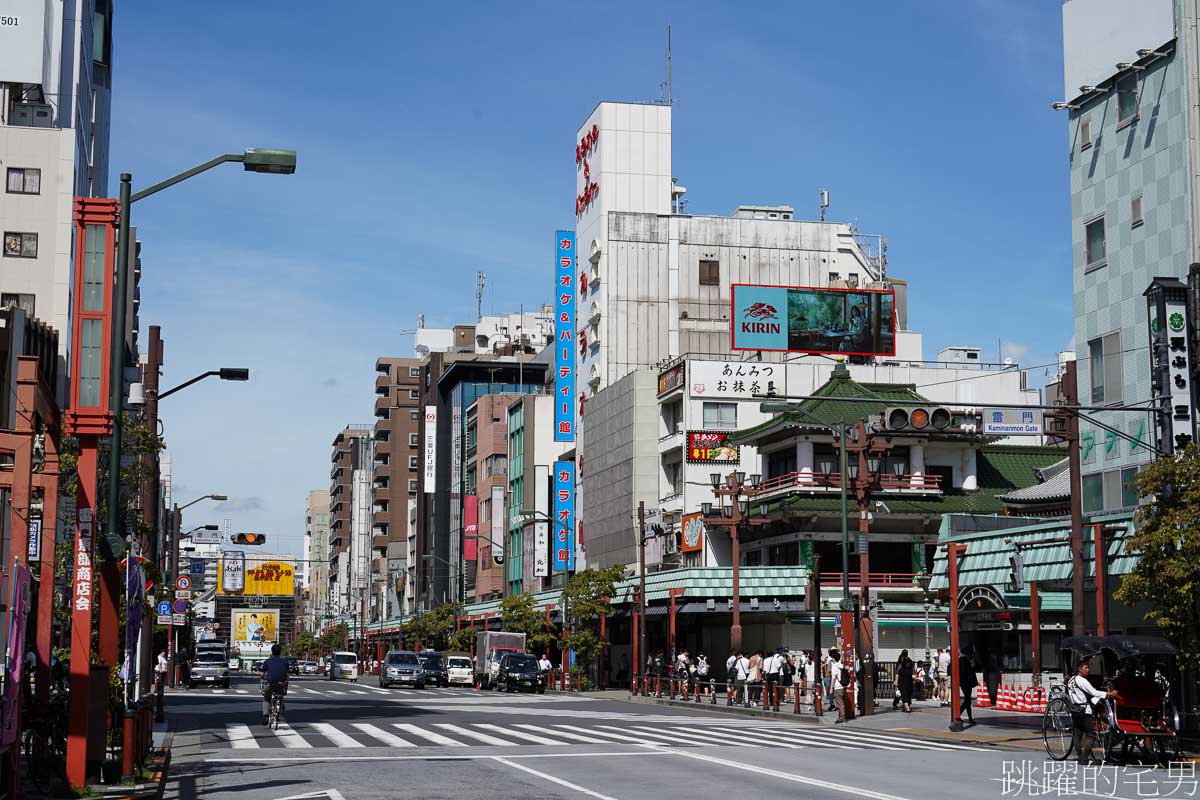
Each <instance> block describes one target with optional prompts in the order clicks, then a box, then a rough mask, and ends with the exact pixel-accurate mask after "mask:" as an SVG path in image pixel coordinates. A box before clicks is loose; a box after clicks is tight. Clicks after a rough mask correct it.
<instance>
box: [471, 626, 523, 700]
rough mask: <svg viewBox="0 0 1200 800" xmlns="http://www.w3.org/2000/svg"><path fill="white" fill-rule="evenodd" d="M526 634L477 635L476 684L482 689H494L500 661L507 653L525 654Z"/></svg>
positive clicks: (487, 632)
mask: <svg viewBox="0 0 1200 800" xmlns="http://www.w3.org/2000/svg"><path fill="white" fill-rule="evenodd" d="M524 652H525V634H523V633H510V632H508V631H480V632H479V633H477V634H475V682H476V683H478V684H479V688H481V689H493V688H495V686H496V676H497V675H498V674H499V672H500V659H501V658H502V657H503V656H504V655H505V654H506V653H524Z"/></svg>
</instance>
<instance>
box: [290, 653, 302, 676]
mask: <svg viewBox="0 0 1200 800" xmlns="http://www.w3.org/2000/svg"><path fill="white" fill-rule="evenodd" d="M287 662H288V674H289V675H299V674H300V659H298V658H296V657H295V656H288V657H287Z"/></svg>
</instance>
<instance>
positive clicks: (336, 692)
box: [327, 689, 345, 694]
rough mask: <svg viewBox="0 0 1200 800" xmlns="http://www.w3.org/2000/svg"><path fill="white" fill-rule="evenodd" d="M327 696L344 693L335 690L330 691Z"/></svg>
mask: <svg viewBox="0 0 1200 800" xmlns="http://www.w3.org/2000/svg"><path fill="white" fill-rule="evenodd" d="M327 694H345V692H339V691H338V690H337V689H330V690H329V691H328V692H327Z"/></svg>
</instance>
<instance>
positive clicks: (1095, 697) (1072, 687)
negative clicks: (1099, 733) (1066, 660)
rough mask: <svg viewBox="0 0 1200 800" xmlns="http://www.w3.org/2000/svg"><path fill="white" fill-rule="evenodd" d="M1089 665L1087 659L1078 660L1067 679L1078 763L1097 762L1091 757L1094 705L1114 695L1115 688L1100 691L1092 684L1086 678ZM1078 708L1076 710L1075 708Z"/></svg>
mask: <svg viewBox="0 0 1200 800" xmlns="http://www.w3.org/2000/svg"><path fill="white" fill-rule="evenodd" d="M1090 671H1091V666H1090V665H1089V664H1088V662H1087V661H1080V662H1079V666H1078V667H1077V668H1076V670H1075V675H1074V676H1073V677H1072V678H1071V680H1069V681H1067V702H1069V703H1070V704H1071V722H1072V723H1073V724H1072V726H1071V727H1072V729H1073V737H1072V738H1073V739H1074V742H1075V754H1076V757H1077V758H1078V760H1079V763H1080V764H1099V763H1101V762H1099V761H1095V760H1094V759H1093V758H1092V739H1093V738H1094V737H1093V735H1092V734H1093V732H1094V720H1095V707H1096V705H1097V704H1098V703H1099V702H1100V701H1101V700H1104V699H1105V698H1108V697H1116V695H1117V692H1116V690H1115V689H1112V690H1109V691H1107V692H1102V691H1100V690H1099V689H1097V688H1095V687H1094V686H1092V682H1091V681H1089V680H1088V673H1089V672H1090ZM1077 709H1078V710H1077Z"/></svg>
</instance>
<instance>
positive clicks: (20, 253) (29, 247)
mask: <svg viewBox="0 0 1200 800" xmlns="http://www.w3.org/2000/svg"><path fill="white" fill-rule="evenodd" d="M37 251H38V235H37V234H36V233H10V232H9V231H5V232H4V255H6V256H8V257H9V258H37Z"/></svg>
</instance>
